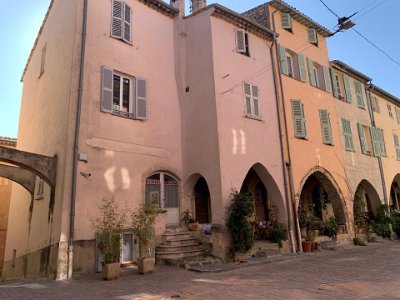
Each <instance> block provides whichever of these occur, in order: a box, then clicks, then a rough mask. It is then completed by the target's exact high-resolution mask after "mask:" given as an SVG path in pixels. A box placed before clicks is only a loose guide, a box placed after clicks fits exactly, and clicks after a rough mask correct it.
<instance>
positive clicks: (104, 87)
mask: <svg viewBox="0 0 400 300" xmlns="http://www.w3.org/2000/svg"><path fill="white" fill-rule="evenodd" d="M112 103H113V70H112V69H110V68H109V67H106V66H102V67H101V99H100V110H101V111H103V112H112Z"/></svg>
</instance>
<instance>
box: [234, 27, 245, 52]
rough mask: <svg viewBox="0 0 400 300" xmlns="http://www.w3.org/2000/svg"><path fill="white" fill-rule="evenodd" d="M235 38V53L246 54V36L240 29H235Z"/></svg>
mask: <svg viewBox="0 0 400 300" xmlns="http://www.w3.org/2000/svg"><path fill="white" fill-rule="evenodd" d="M235 36H236V52H239V53H246V36H245V31H244V30H242V29H237V28H236V29H235Z"/></svg>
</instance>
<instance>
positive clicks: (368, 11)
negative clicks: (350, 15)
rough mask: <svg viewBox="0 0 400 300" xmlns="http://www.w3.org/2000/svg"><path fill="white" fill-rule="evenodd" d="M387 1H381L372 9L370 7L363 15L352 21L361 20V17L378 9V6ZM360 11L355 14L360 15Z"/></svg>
mask: <svg viewBox="0 0 400 300" xmlns="http://www.w3.org/2000/svg"><path fill="white" fill-rule="evenodd" d="M386 1H387V0H383V1H381V2H379V3H378V4H376V5H375V6H374V7H372V8H371V9H369V10H367V11H366V12H365V13H363V14H361V15H359V16H358V17H357V18H355V19H354V21H356V20H358V19H360V18H362V17H363V16H365V15H366V14H368V13H370V12H371V11H373V10H374V9H376V8H378V7H379V6H381V5H382V4H383V3H385V2H386ZM361 11H362V10H360V11H358V12H357V13H360V12H361Z"/></svg>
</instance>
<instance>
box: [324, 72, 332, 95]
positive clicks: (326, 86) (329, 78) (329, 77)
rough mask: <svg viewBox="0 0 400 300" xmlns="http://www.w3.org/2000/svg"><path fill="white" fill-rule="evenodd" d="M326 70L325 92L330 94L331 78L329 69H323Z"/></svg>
mask: <svg viewBox="0 0 400 300" xmlns="http://www.w3.org/2000/svg"><path fill="white" fill-rule="evenodd" d="M323 70H324V80H325V92H327V93H330V92H331V86H332V83H331V76H330V74H329V68H328V67H323Z"/></svg>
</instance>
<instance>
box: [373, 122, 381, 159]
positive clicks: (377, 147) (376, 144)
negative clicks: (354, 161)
mask: <svg viewBox="0 0 400 300" xmlns="http://www.w3.org/2000/svg"><path fill="white" fill-rule="evenodd" d="M370 132H371V140H372V148H373V149H374V154H375V156H377V157H378V156H381V151H380V145H379V142H378V135H377V130H376V128H375V127H370Z"/></svg>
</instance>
